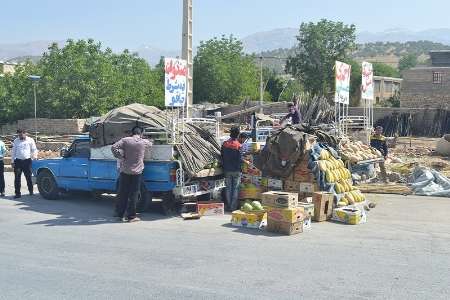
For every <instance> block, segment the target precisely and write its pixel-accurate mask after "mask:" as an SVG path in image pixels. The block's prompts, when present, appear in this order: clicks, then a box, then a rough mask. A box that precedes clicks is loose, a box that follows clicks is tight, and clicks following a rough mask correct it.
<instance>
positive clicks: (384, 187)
mask: <svg viewBox="0 0 450 300" xmlns="http://www.w3.org/2000/svg"><path fill="white" fill-rule="evenodd" d="M355 187H356V188H358V189H359V190H360V191H361V192H363V193H366V194H397V195H411V194H412V191H411V189H410V188H409V187H407V186H406V185H404V184H393V183H387V184H386V183H383V184H378V183H376V184H374V183H373V184H360V185H357V186H355Z"/></svg>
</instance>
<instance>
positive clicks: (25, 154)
mask: <svg viewBox="0 0 450 300" xmlns="http://www.w3.org/2000/svg"><path fill="white" fill-rule="evenodd" d="M37 154H38V150H37V148H36V143H35V142H34V140H33V139H32V138H31V137H29V136H28V135H27V132H26V130H24V129H19V130H17V138H16V139H15V140H14V142H13V146H12V153H11V159H12V162H13V163H12V167H13V169H14V177H15V178H14V190H15V196H14V198H20V197H21V192H20V189H21V181H22V173H23V174H24V175H25V179H26V180H27V186H28V192H29V193H30V196H33V182H32V180H31V163H32V160H33V159H37Z"/></svg>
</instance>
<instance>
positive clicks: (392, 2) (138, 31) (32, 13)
mask: <svg viewBox="0 0 450 300" xmlns="http://www.w3.org/2000/svg"><path fill="white" fill-rule="evenodd" d="M182 3H183V1H182V0H159V1H158V0H127V1H123V0H122V1H119V0H37V1H36V0H0V11H1V12H2V13H1V14H0V44H7V43H21V42H29V41H38V40H52V41H60V40H66V39H67V38H94V39H95V40H99V41H101V42H102V43H103V45H105V46H109V47H112V48H113V49H114V50H122V49H125V48H128V49H135V48H137V47H140V46H143V45H150V46H153V47H157V48H161V49H168V50H178V49H180V48H181V19H182ZM370 3H371V5H370V6H369V4H370ZM193 6H194V12H193V14H194V29H193V31H194V44H198V43H199V41H200V40H207V39H209V38H212V37H214V36H220V35H222V34H226V35H228V34H234V35H235V36H237V37H239V38H242V37H245V36H247V35H249V34H252V33H255V32H259V31H266V30H271V29H275V28H285V27H294V28H298V27H299V25H300V23H301V22H309V21H317V20H320V19H322V18H327V19H331V20H339V21H343V22H344V23H348V24H350V23H353V24H355V25H356V26H357V30H358V31H370V32H380V31H383V30H386V29H391V28H405V29H410V30H424V29H430V28H450V18H449V17H448V16H447V15H448V11H450V1H448V0H427V1H423V0H415V1H414V0H377V1H361V0H341V1H338V0H320V1H318V0H276V1H274V0H193Z"/></svg>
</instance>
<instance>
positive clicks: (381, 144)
mask: <svg viewBox="0 0 450 300" xmlns="http://www.w3.org/2000/svg"><path fill="white" fill-rule="evenodd" d="M370 146H371V147H373V148H375V149H377V150H378V151H380V152H381V154H382V155H383V157H384V159H385V160H386V159H387V156H388V148H387V145H386V137H385V136H384V135H383V127H381V126H377V127H376V128H375V133H374V134H373V135H372V136H371V137H370ZM380 170H381V179H382V180H383V182H387V175H386V166H385V165H384V161H383V162H380Z"/></svg>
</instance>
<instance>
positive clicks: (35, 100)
mask: <svg viewBox="0 0 450 300" xmlns="http://www.w3.org/2000/svg"><path fill="white" fill-rule="evenodd" d="M28 78H29V79H31V82H32V83H33V94H34V133H35V138H36V142H37V136H38V130H37V96H36V84H37V83H38V81H39V80H40V79H41V76H38V75H29V76H28Z"/></svg>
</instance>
